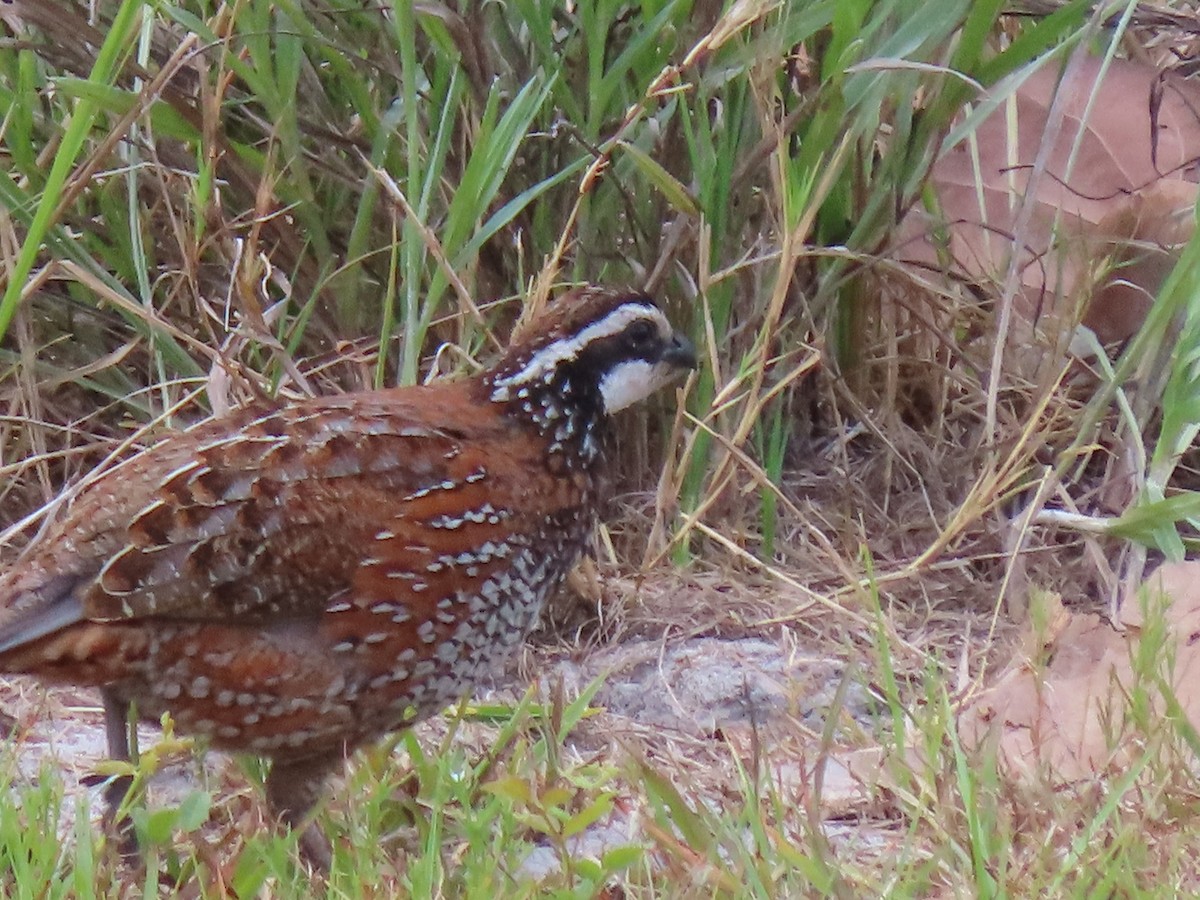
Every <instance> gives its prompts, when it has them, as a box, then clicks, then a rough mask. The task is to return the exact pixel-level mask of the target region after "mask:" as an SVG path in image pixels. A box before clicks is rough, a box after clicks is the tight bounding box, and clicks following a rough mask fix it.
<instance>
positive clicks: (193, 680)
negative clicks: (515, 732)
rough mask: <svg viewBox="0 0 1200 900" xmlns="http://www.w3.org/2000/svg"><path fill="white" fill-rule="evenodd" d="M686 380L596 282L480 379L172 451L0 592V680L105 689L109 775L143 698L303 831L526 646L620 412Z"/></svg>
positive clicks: (177, 443) (74, 524) (395, 394)
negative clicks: (378, 748) (349, 775)
mask: <svg viewBox="0 0 1200 900" xmlns="http://www.w3.org/2000/svg"><path fill="white" fill-rule="evenodd" d="M695 364H696V360H695V355H694V353H693V350H692V348H691V345H690V344H689V343H688V341H687V340H686V339H685V338H684V337H683V336H681V335H680V334H678V333H677V332H675V331H674V330H673V329H672V327H671V325H670V323H669V322H668V321H667V319H666V317H665V316H664V315H663V313H662V312H661V311H660V310H659V309H658V308H657V307H656V306H655V304H654V302H653V301H652V300H651V299H650V298H648V297H646V296H644V295H642V294H639V293H628V292H619V291H614V290H608V289H601V288H584V289H579V290H576V291H573V292H571V293H570V294H568V295H567V296H565V297H564V298H562V299H561V300H559V301H558V302H557V303H555V304H552V305H551V306H550V307H549V308H548V309H547V311H546V312H544V313H543V314H542V316H541V317H540V318H538V319H537V320H536V321H535V322H534V323H533V324H532V325H531V327H530V328H529V329H528V331H527V336H526V337H525V338H524V339H522V340H519V341H517V342H516V343H515V344H514V345H513V346H512V347H511V348H510V349H509V350H508V351H507V352H506V353H505V354H504V355H503V356H502V357H501V359H500V360H499V361H498V362H497V363H496V364H495V365H494V366H492V367H491V368H490V369H489V370H487V371H486V372H485V373H483V374H482V375H479V376H477V377H473V378H467V379H463V380H458V381H446V382H442V383H437V384H432V385H429V386H422V387H404V388H395V389H391V390H382V391H373V392H369V393H355V394H346V395H342V396H334V397H325V398H318V399H311V400H305V401H302V402H299V403H294V404H292V405H289V406H282V407H278V408H264V407H248V408H244V409H241V410H239V411H236V412H234V413H232V414H231V415H229V416H227V417H225V418H221V419H217V420H212V421H208V422H204V423H202V424H200V425H197V426H195V427H193V428H191V429H189V430H187V431H184V432H181V433H178V434H174V435H171V436H169V437H167V438H165V439H163V440H162V441H160V442H159V443H157V444H155V445H154V446H152V447H151V448H149V449H148V450H146V451H144V452H142V453H140V454H138V455H136V456H134V457H132V458H131V459H129V460H128V461H126V462H124V463H122V464H121V465H118V466H116V467H115V468H113V469H111V470H110V471H108V472H107V473H106V474H104V475H103V476H102V477H101V478H99V479H98V480H97V481H96V482H95V483H93V484H92V485H91V486H90V487H88V488H87V489H86V490H84V491H83V492H82V493H81V494H80V496H79V497H78V498H77V499H76V500H75V501H74V503H73V504H72V505H71V507H70V510H69V512H68V514H67V515H66V517H65V518H64V519H63V520H62V521H61V522H59V523H58V524H57V525H56V526H55V527H54V528H53V529H52V531H51V532H50V533H49V534H48V535H47V536H46V537H45V538H44V539H43V540H40V541H38V542H37V543H36V544H35V545H33V546H31V547H30V548H29V549H28V550H27V551H26V552H25V553H24V554H23V556H22V557H21V558H20V559H19V560H18V562H17V564H16V565H15V566H14V567H13V568H12V569H11V570H10V571H8V572H7V573H6V574H5V575H4V577H3V578H2V579H0V672H6V673H27V674H32V675H35V676H38V677H40V678H43V679H46V680H48V681H54V682H67V683H73V684H78V685H90V686H97V687H99V688H100V691H101V694H102V696H103V700H104V706H105V712H106V721H107V726H108V737H109V752H110V753H111V754H113V755H115V756H123V755H126V754H127V753H128V744H127V742H126V735H127V732H126V724H125V717H126V714H127V710H128V708H129V705H130V704H131V703H133V704H136V709H137V712H138V714H139V715H140V716H142V717H144V718H146V719H149V720H157V719H158V718H159V717H160V716H161V714H162V713H163V712H170V714H171V715H172V717H173V718H174V721H175V724H176V726H177V728H178V729H179V730H180V731H181V732H186V733H192V734H197V735H201V736H203V737H205V738H207V739H208V740H209V741H210V742H211V745H212V746H213V747H216V748H219V749H223V750H229V751H235V752H245V753H253V754H258V755H261V756H264V757H269V758H270V759H271V760H272V764H271V770H270V773H269V775H268V777H267V782H266V795H267V802H268V804H269V806H270V807H271V809H272V811H273V812H274V813H275V814H276V815H277V816H278V817H279V818H280V819H281V820H282V821H283V822H284V823H286V824H288V825H289V826H298V825H299V824H300V823H301V822H302V821H303V820H304V818H305V816H306V814H307V813H308V812H309V810H310V809H311V807H312V806H313V804H314V802H315V801H316V800H317V798H318V797H319V795H320V793H321V789H322V785H323V783H324V780H325V778H326V776H327V775H328V774H329V773H330V772H331V771H333V770H335V769H336V768H337V767H338V766H339V765H340V764H341V762H342V761H343V760H344V759H345V757H346V756H347V754H348V753H350V752H351V751H352V750H353V749H354V748H355V747H358V746H360V745H362V744H364V743H366V742H369V741H371V740H373V739H375V738H377V737H379V736H381V735H382V734H384V733H385V732H389V731H394V730H397V729H402V728H404V727H407V726H409V725H411V724H412V723H414V722H416V721H418V720H420V719H422V718H423V717H426V716H429V715H431V714H433V713H436V712H437V711H439V710H441V709H442V708H443V707H445V706H446V705H448V704H449V703H451V702H453V701H454V700H456V699H458V698H459V697H461V696H462V695H463V694H465V693H466V692H467V691H468V690H469V689H470V688H471V687H472V686H473V685H474V684H475V683H476V682H477V681H478V680H479V678H480V676H481V675H483V674H484V673H485V672H486V671H487V670H488V669H489V668H490V667H492V666H493V665H495V664H496V663H497V662H498V661H500V660H502V659H503V658H504V657H505V656H506V655H507V654H508V653H509V651H511V650H512V649H513V648H514V647H515V646H516V645H517V644H519V643H520V642H521V641H522V640H523V639H524V637H525V636H526V634H527V633H528V632H529V631H530V629H531V628H533V626H534V624H535V623H536V622H537V619H538V615H539V613H540V611H541V609H542V604H543V602H544V601H545V600H546V597H547V596H548V595H549V594H550V593H551V592H552V591H554V589H555V588H556V587H557V586H558V584H559V583H560V582H561V581H562V579H563V577H564V576H565V575H566V573H567V571H568V569H569V568H570V567H571V566H572V564H573V563H574V562H575V560H576V558H577V557H578V556H579V554H580V552H581V551H582V550H583V548H584V545H585V543H586V541H587V539H588V535H589V532H590V530H591V528H592V527H593V524H594V520H595V518H596V515H597V513H598V511H599V509H600V505H601V503H602V500H603V495H604V492H605V489H604V484H605V480H606V479H605V471H604V470H605V444H606V438H607V436H608V433H609V427H610V426H609V416H610V415H611V414H612V413H615V412H617V411H618V410H620V409H623V408H624V407H626V406H629V405H630V404H632V403H635V402H637V401H638V400H641V399H643V398H645V397H646V396H647V395H649V394H650V393H651V392H653V391H654V390H656V389H657V388H659V387H661V386H663V385H664V384H665V383H667V382H668V381H669V380H670V379H671V378H672V377H673V376H674V375H676V374H677V373H678V372H679V371H680V370H682V369H686V368H689V367H694V366H695ZM124 790H125V785H124V784H120V783H116V784H113V785H110V787H109V789H108V791H109V793H108V800H109V803H110V806H112V805H114V804H115V803H117V802H118V801H119V800H120V799H121V797H122V796H123V792H124ZM311 837H312V834H311V832H310V834H309V835H306V836H305V845H306V847H307V848H308V850H309V852H310V854H312V855H314V856H318V857H319V856H322V855H323V854H322V853H321V852H320V850H319V849H317V848H318V847H319V846H321V845H322V844H323V839H322V838H320V837H319V836H318V837H317V838H316V844H314V843H312V842H311V841H310V840H309V839H310V838H311ZM325 846H326V847H327V845H325Z"/></svg>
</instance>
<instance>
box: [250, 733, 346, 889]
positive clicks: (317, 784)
mask: <svg viewBox="0 0 1200 900" xmlns="http://www.w3.org/2000/svg"><path fill="white" fill-rule="evenodd" d="M344 758H345V757H344V756H343V754H341V753H330V754H324V755H318V756H306V757H303V758H302V759H277V760H275V761H274V762H272V763H271V771H270V773H269V774H268V775H267V784H266V789H267V806H268V807H269V808H270V810H271V813H272V814H273V815H274V816H275V817H276V818H277V819H278V820H279V821H280V822H282V823H283V824H284V825H287V826H288V827H289V828H292V829H297V830H298V829H300V828H303V829H304V831H303V833H302V834H301V835H300V852H301V853H303V854H304V857H305V858H306V859H307V860H308V861H309V862H310V863H312V865H313V866H314V867H315V868H317V869H320V870H321V871H324V872H328V871H329V865H330V863H332V862H333V848H332V847H331V846H330V844H329V839H328V838H327V837H326V836H325V835H324V834H323V833H322V832H321V829H320V828H318V827H317V824H316V823H315V822H310V821H307V820H308V818H309V813H310V812H311V811H312V808H313V806H315V805H316V802H317V800H319V799H320V797H321V793H322V790H323V788H324V786H325V779H326V778H327V777H328V776H329V774H330V773H331V772H332V771H333V770H334V769H336V768H337V767H338V765H340V764H341V763H342V762H343V760H344Z"/></svg>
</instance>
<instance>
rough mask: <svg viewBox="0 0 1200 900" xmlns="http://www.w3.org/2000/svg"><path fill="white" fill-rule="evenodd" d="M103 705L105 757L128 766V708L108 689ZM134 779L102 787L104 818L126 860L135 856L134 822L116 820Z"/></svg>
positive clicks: (119, 778) (118, 778)
mask: <svg viewBox="0 0 1200 900" xmlns="http://www.w3.org/2000/svg"><path fill="white" fill-rule="evenodd" d="M100 696H101V698H102V699H103V701H104V729H105V732H106V733H107V736H108V756H109V758H110V759H115V760H119V761H121V762H130V756H129V704H128V703H125V702H124V701H122V700H120V699H119V698H118V697H117V696H116V694H114V693H113V692H112V691H111V690H109V689H107V688H101V689H100ZM132 786H133V777H132V776H130V775H117V776H115V777H113V778H111V779H109V782H108V784H107V785H105V787H104V805H105V811H104V818H105V822H106V823H107V826H108V828H109V829H110V833H111V834H115V835H116V838H117V848H118V850H119V852H120V854H121V856H122V857H123V858H125V859H132V858H135V857H136V856H137V855H138V845H137V837H136V836H135V835H134V833H133V820H132V819H130V818H129V817H128V816H125V818H123V819H120V818H118V816H119V814H120V812H121V805H122V804H123V803H124V802H125V798H126V796H128V794H129V789H130V788H131V787H132Z"/></svg>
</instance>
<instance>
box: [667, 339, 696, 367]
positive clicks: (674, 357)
mask: <svg viewBox="0 0 1200 900" xmlns="http://www.w3.org/2000/svg"><path fill="white" fill-rule="evenodd" d="M662 361H663V362H665V363H667V365H670V366H675V367H676V368H679V369H694V368H696V365H697V361H696V348H695V347H693V346H692V342H691V341H689V340H688V339H687V338H686V337H685V336H684V335H682V334H680V333H679V332H678V331H676V332H675V333H674V334H673V335H671V343H670V345H669V346H668V347H667V349H666V350H664V351H663V355H662Z"/></svg>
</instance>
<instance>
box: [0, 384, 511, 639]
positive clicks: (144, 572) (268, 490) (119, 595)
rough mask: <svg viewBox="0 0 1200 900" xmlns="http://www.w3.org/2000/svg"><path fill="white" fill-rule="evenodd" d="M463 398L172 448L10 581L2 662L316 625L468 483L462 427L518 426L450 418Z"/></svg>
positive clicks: (80, 504)
mask: <svg viewBox="0 0 1200 900" xmlns="http://www.w3.org/2000/svg"><path fill="white" fill-rule="evenodd" d="M467 390H469V383H450V384H440V385H435V386H430V387H424V388H410V389H404V390H400V391H383V392H378V393H377V394H368V395H362V394H359V395H355V397H354V399H353V401H350V400H349V399H348V398H344V397H333V398H325V399H317V400H312V401H308V402H303V403H299V404H296V405H294V406H291V407H288V408H286V409H278V410H264V409H251V410H242V411H239V412H238V413H235V414H234V416H233V417H231V418H230V419H224V420H216V421H212V422H208V423H204V424H202V425H200V426H197V427H196V428H193V429H191V430H189V431H187V432H183V433H181V434H178V435H174V436H172V437H170V438H167V439H166V440H164V441H163V442H161V443H159V444H158V445H156V446H154V447H152V448H151V449H149V450H148V451H146V452H145V453H143V454H141V455H139V456H138V457H135V458H133V459H131V460H130V461H129V462H127V463H125V464H124V465H122V466H119V467H117V468H116V469H114V470H113V471H111V472H110V473H108V474H107V475H105V476H104V477H103V478H102V479H100V480H99V481H98V482H97V483H96V484H95V485H93V486H92V487H91V488H90V489H88V490H87V491H85V492H84V494H83V495H81V496H80V498H79V499H78V500H77V501H76V503H75V504H74V506H73V507H72V509H71V512H70V514H69V515H68V517H67V518H66V519H65V520H64V521H63V522H62V524H61V525H60V526H59V527H58V528H57V529H56V537H51V538H50V539H49V540H47V541H45V542H43V544H42V545H41V548H40V552H39V553H38V555H37V557H36V558H35V559H33V560H30V561H28V563H27V564H23V565H22V566H21V567H20V568H19V571H18V572H16V573H14V575H15V577H6V578H5V579H0V610H2V611H0V653H2V652H4V651H5V649H8V648H11V647H13V646H18V645H20V644H22V643H24V642H27V641H28V640H36V639H37V638H39V637H42V636H44V635H46V634H47V633H50V632H51V631H53V630H56V629H58V628H62V627H64V626H66V625H69V624H72V623H73V622H77V621H84V620H94V621H114V620H122V619H136V618H140V617H147V616H153V617H163V618H179V619H215V620H218V621H224V622H227V623H229V624H243V623H244V624H250V623H258V622H263V621H268V620H270V621H279V620H280V619H281V618H282V619H286V618H290V617H311V616H315V615H317V614H319V613H320V612H321V611H323V610H324V609H325V607H326V606H327V605H328V604H329V602H330V599H331V597H333V596H335V595H337V594H338V593H339V592H340V591H344V590H345V589H347V588H348V587H349V586H350V584H351V581H352V579H353V576H354V573H355V571H356V570H357V569H358V568H359V566H360V564H361V563H362V561H363V557H364V556H365V555H367V554H368V553H369V551H370V548H371V546H372V542H373V538H374V536H375V535H376V534H377V533H378V532H379V531H380V530H381V529H382V528H384V527H386V526H387V524H388V523H389V522H390V521H392V520H393V518H394V516H395V511H396V507H397V504H398V503H400V502H401V501H402V499H403V498H404V497H405V496H408V495H411V494H415V493H419V492H421V491H423V490H425V489H427V488H429V487H430V486H431V485H438V484H442V483H443V482H445V481H447V480H448V479H454V478H458V477H463V471H462V470H463V468H464V464H465V465H467V466H468V467H469V466H470V465H471V464H470V463H469V462H468V463H464V461H463V460H462V459H461V456H462V452H463V440H462V437H461V434H462V432H460V431H459V430H458V427H461V428H462V429H468V428H469V429H470V431H471V432H472V435H473V437H472V440H473V441H478V440H480V437H481V436H482V437H483V438H484V443H487V437H488V436H489V434H490V432H489V428H490V427H491V428H492V429H493V430H494V431H495V434H494V435H493V436H494V437H496V438H502V436H503V434H504V432H505V431H506V430H507V428H508V426H507V425H505V424H503V423H502V422H501V421H500V420H499V418H498V417H496V418H495V420H494V421H493V422H491V423H489V422H488V421H481V420H480V418H479V417H480V413H479V410H478V408H477V407H475V408H474V414H473V415H472V416H471V420H470V421H469V422H468V421H465V420H464V421H463V422H461V423H456V422H455V421H454V413H453V410H455V409H459V408H469V407H468V405H466V404H463V403H462V402H461V398H460V396H459V395H460V393H462V392H465V391H467ZM351 402H352V403H353V406H352V407H351ZM339 413H340V414H339ZM431 417H435V418H436V419H437V422H438V424H437V426H436V427H435V426H434V425H432V424H430V423H429V422H428V421H427V420H428V419H429V418H431ZM456 426H457V427H456ZM147 485H150V486H152V487H151V488H149V489H148V488H147ZM60 560H70V569H69V571H65V570H63V568H62V567H61V566H62V564H61V563H60Z"/></svg>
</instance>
